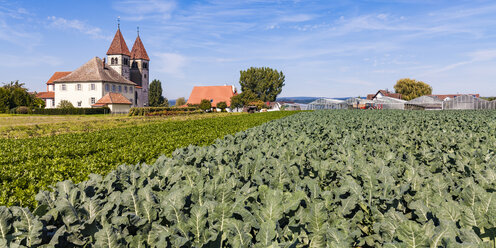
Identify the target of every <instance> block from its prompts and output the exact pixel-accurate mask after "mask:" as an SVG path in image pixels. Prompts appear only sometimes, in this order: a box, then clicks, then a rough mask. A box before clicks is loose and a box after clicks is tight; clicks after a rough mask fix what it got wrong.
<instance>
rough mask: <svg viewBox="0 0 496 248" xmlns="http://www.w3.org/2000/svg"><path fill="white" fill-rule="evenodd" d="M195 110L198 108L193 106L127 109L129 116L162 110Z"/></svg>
mask: <svg viewBox="0 0 496 248" xmlns="http://www.w3.org/2000/svg"><path fill="white" fill-rule="evenodd" d="M195 110H198V108H194V107H185V108H178V107H136V108H131V109H130V110H129V116H143V115H148V114H149V113H153V112H163V111H169V112H175V111H184V112H191V111H195Z"/></svg>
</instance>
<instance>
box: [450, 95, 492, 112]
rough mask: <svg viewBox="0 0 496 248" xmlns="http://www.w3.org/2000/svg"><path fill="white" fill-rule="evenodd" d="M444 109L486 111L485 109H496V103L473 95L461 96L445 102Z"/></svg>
mask: <svg viewBox="0 0 496 248" xmlns="http://www.w3.org/2000/svg"><path fill="white" fill-rule="evenodd" d="M443 109H459V110H460V109H466V110H469V109H472V110H479V109H480V110H484V109H496V100H495V101H486V100H484V99H480V98H478V97H474V96H472V95H461V96H457V97H455V98H453V99H451V100H448V101H444V102H443Z"/></svg>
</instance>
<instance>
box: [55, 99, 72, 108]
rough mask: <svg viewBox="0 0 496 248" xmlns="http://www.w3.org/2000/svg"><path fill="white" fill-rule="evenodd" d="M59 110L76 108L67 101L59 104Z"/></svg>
mask: <svg viewBox="0 0 496 248" xmlns="http://www.w3.org/2000/svg"><path fill="white" fill-rule="evenodd" d="M57 108H60V109H72V108H74V105H72V103H71V102H69V101H67V100H62V101H60V102H59V105H57Z"/></svg>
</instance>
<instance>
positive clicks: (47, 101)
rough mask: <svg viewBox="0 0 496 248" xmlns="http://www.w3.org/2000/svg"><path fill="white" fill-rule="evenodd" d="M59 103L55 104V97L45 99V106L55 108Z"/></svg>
mask: <svg viewBox="0 0 496 248" xmlns="http://www.w3.org/2000/svg"><path fill="white" fill-rule="evenodd" d="M55 107H57V105H55V99H50V98H47V99H45V108H55Z"/></svg>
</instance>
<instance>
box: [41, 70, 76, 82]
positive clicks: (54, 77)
mask: <svg viewBox="0 0 496 248" xmlns="http://www.w3.org/2000/svg"><path fill="white" fill-rule="evenodd" d="M70 73H71V72H70V71H56V72H55V73H54V74H53V75H52V77H50V79H48V81H47V83H46V84H53V81H55V80H57V79H59V78H62V77H65V76H67V75H69V74H70Z"/></svg>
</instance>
